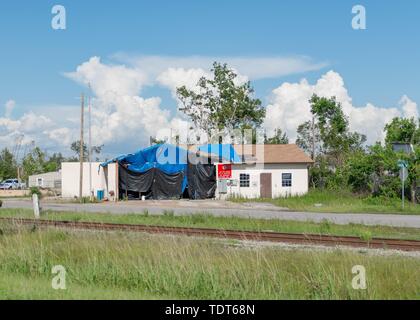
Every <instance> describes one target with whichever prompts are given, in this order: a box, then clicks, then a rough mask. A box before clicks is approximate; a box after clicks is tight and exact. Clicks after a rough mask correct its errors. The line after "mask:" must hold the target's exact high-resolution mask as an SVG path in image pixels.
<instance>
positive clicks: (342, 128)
mask: <svg viewBox="0 0 420 320" xmlns="http://www.w3.org/2000/svg"><path fill="white" fill-rule="evenodd" d="M309 102H310V103H311V112H312V114H313V115H314V117H315V121H316V125H317V127H318V128H319V136H320V138H321V141H322V149H323V152H324V154H325V155H326V156H327V157H328V158H329V160H330V163H331V164H332V165H333V166H340V165H342V163H343V161H344V159H345V157H346V156H347V155H348V154H349V153H351V152H357V151H360V150H362V149H363V144H364V143H365V142H366V136H364V135H362V134H359V133H357V132H350V131H349V122H348V118H347V117H346V116H345V114H344V112H343V109H342V106H341V104H340V103H339V102H337V100H336V98H335V97H332V98H325V97H318V96H317V95H313V96H312V98H311V100H310V101H309Z"/></svg>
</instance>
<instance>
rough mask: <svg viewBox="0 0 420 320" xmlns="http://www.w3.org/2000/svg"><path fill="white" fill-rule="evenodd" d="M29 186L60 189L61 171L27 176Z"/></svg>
mask: <svg viewBox="0 0 420 320" xmlns="http://www.w3.org/2000/svg"><path fill="white" fill-rule="evenodd" d="M28 180H29V184H28V186H29V187H40V188H45V189H56V188H57V189H61V172H47V173H42V174H36V175H33V176H29V179H28Z"/></svg>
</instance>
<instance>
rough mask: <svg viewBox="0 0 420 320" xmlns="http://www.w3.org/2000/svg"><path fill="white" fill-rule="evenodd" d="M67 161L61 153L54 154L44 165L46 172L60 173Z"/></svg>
mask: <svg viewBox="0 0 420 320" xmlns="http://www.w3.org/2000/svg"><path fill="white" fill-rule="evenodd" d="M64 161H66V158H65V157H64V156H63V155H62V154H61V153H54V154H53V155H52V156H50V157H49V158H48V160H47V161H46V163H45V165H44V170H45V172H54V171H58V170H60V168H61V163H62V162H64Z"/></svg>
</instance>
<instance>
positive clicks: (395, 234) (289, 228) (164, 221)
mask: <svg viewBox="0 0 420 320" xmlns="http://www.w3.org/2000/svg"><path fill="white" fill-rule="evenodd" d="M1 217H16V218H19V217H20V218H33V212H32V211H31V210H28V209H2V210H0V218H1ZM41 218H42V219H50V220H66V221H88V222H106V223H124V224H144V225H158V226H174V227H197V228H219V229H233V230H249V231H274V232H286V233H311V234H326V235H337V236H341V235H343V236H356V237H360V238H361V239H371V238H372V237H375V238H395V239H413V240H420V230H419V229H417V228H399V227H388V226H366V225H360V224H349V225H338V224H333V223H331V222H328V221H326V220H325V221H323V222H321V223H315V222H303V221H287V220H277V219H272V220H266V219H252V218H240V217H233V216H232V217H215V216H212V215H207V214H193V215H185V216H176V215H174V213H173V211H167V212H165V214H163V215H151V214H149V212H148V211H147V210H145V211H144V212H143V214H109V213H75V212H53V211H45V212H43V214H42V216H41Z"/></svg>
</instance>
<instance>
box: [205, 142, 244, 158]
mask: <svg viewBox="0 0 420 320" xmlns="http://www.w3.org/2000/svg"><path fill="white" fill-rule="evenodd" d="M198 150H200V151H202V152H206V153H208V154H212V155H215V156H216V157H218V159H219V160H223V161H228V162H234V163H239V162H241V157H240V156H239V155H238V154H237V153H236V151H235V148H234V147H233V146H232V145H231V144H206V145H203V146H199V147H198Z"/></svg>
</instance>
